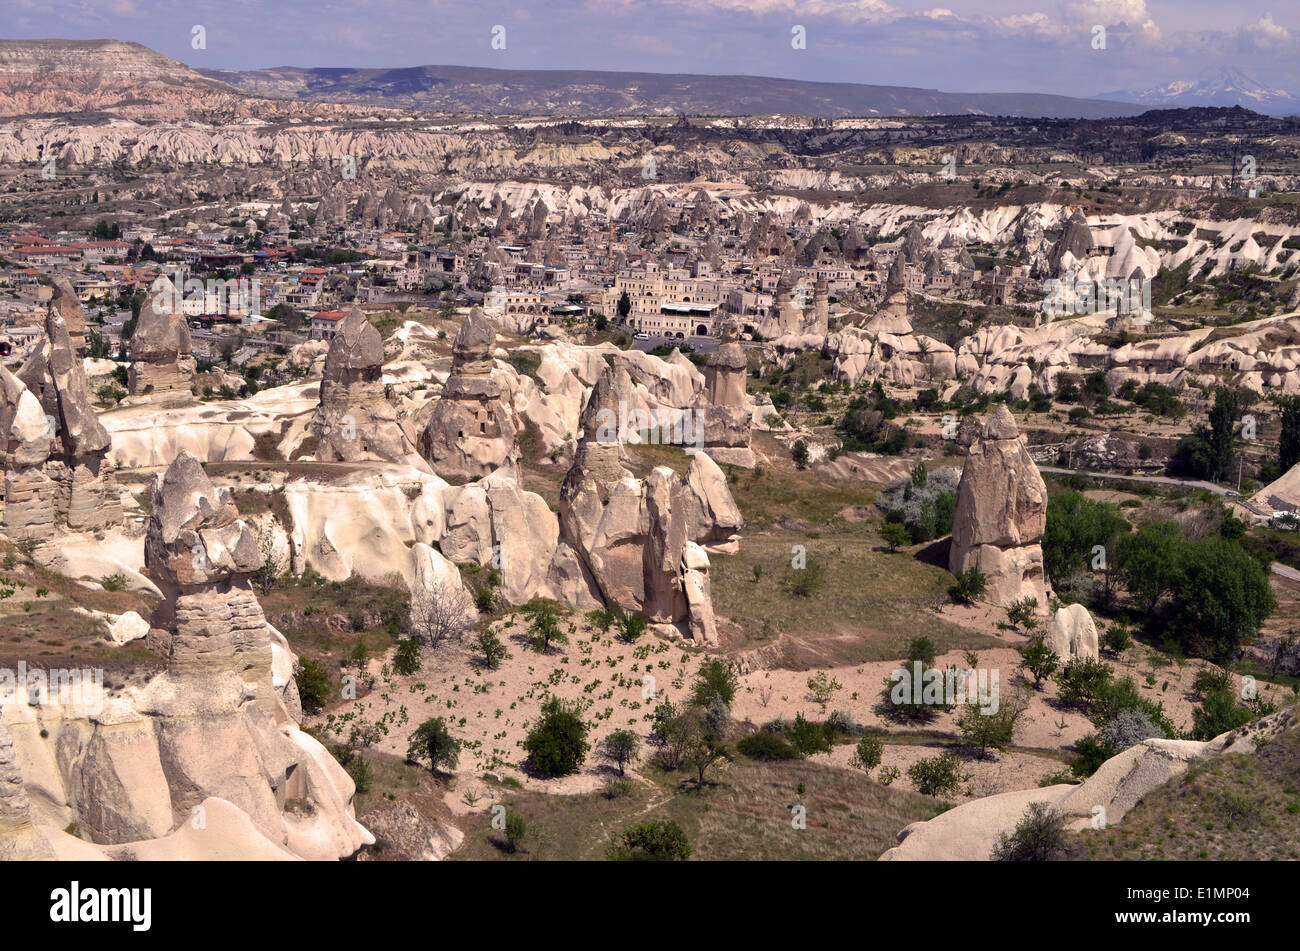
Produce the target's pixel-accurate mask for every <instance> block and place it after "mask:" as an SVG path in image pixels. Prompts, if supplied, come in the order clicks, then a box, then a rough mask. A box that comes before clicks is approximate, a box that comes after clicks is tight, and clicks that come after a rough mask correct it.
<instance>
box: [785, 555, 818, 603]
mask: <svg viewBox="0 0 1300 951" xmlns="http://www.w3.org/2000/svg"><path fill="white" fill-rule="evenodd" d="M825 583H826V572H825V570H824V569H823V568H822V563H821V562H820V561H818V560H817V559H815V558H809V559H808V561H807V562H806V563H805V565H804V566H803V567H802V568H793V567H792V568H787V569H786V572H785V586H786V590H788V591H789V592H790V593H791V594H793V595H794V596H795V597H797V598H811V597H812V596H813V595H814V594H816V593H817V592H818V591H820V590H821V587H822V585H823V584H825Z"/></svg>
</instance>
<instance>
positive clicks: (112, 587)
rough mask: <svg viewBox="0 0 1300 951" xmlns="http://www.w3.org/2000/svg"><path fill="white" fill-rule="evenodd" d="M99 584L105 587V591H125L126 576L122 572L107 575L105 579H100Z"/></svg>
mask: <svg viewBox="0 0 1300 951" xmlns="http://www.w3.org/2000/svg"><path fill="white" fill-rule="evenodd" d="M99 583H100V585H102V586H103V588H104V590H105V591H125V590H126V575H124V574H122V573H121V572H116V573H114V574H111V575H105V576H104V577H103V578H100V579H99Z"/></svg>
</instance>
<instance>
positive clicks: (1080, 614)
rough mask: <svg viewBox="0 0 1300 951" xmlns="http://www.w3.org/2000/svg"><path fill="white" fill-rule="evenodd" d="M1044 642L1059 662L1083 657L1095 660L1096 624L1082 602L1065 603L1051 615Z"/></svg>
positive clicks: (1097, 655)
mask: <svg viewBox="0 0 1300 951" xmlns="http://www.w3.org/2000/svg"><path fill="white" fill-rule="evenodd" d="M1044 642H1045V643H1046V644H1047V646H1048V647H1050V648H1051V649H1052V650H1054V651H1056V654H1057V656H1058V657H1060V658H1061V663H1062V664H1065V663H1067V662H1069V661H1071V660H1074V659H1075V658H1079V657H1083V658H1087V659H1090V660H1097V659H1098V657H1099V656H1100V655H1099V653H1098V648H1097V625H1096V624H1095V623H1093V620H1092V615H1091V614H1089V613H1088V609H1087V608H1085V607H1084V606H1083V605H1082V604H1067V605H1066V606H1065V607H1063V608H1060V609H1059V610H1057V612H1056V613H1055V614H1054V615H1052V620H1051V622H1050V623H1049V624H1048V625H1047V634H1046V636H1045V638H1044Z"/></svg>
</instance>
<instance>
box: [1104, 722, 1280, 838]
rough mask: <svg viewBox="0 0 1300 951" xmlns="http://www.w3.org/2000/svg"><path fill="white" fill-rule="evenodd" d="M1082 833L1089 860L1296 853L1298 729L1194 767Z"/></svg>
mask: <svg viewBox="0 0 1300 951" xmlns="http://www.w3.org/2000/svg"><path fill="white" fill-rule="evenodd" d="M1084 839H1085V844H1086V858H1087V859H1089V860H1107V859H1143V860H1152V859H1158V860H1174V861H1195V860H1206V859H1208V860H1212V861H1225V860H1226V861H1260V860H1285V859H1292V860H1294V859H1300V729H1295V728H1293V729H1291V730H1288V731H1287V732H1286V733H1283V734H1282V735H1281V736H1278V737H1276V738H1274V739H1273V740H1271V741H1269V742H1268V743H1265V744H1264V746H1262V747H1261V748H1260V749H1259V750H1258V751H1257V752H1256V753H1255V754H1254V755H1235V754H1226V755H1221V756H1217V757H1215V758H1213V759H1211V760H1208V761H1206V762H1204V763H1200V764H1197V765H1195V766H1193V767H1192V768H1191V769H1190V770H1188V771H1187V773H1186V774H1184V775H1183V776H1182V777H1181V778H1180V779H1177V780H1175V781H1173V782H1171V783H1167V784H1166V785H1164V786H1162V787H1161V788H1160V789H1157V790H1155V791H1154V792H1152V793H1149V794H1147V795H1146V796H1145V797H1143V799H1142V801H1141V802H1139V803H1138V804H1137V806H1135V807H1134V808H1133V809H1132V810H1131V811H1130V812H1129V813H1128V814H1127V815H1126V816H1124V820H1123V822H1122V823H1120V824H1119V825H1117V826H1115V827H1113V828H1110V829H1107V830H1105V831H1099V832H1093V831H1091V830H1089V831H1086V832H1085V833H1084Z"/></svg>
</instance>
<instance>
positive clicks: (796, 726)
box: [786, 713, 835, 756]
mask: <svg viewBox="0 0 1300 951" xmlns="http://www.w3.org/2000/svg"><path fill="white" fill-rule="evenodd" d="M786 737H787V739H789V741H790V745H791V746H793V747H794V748H795V749H796V750H797V751H798V752H799V755H800V756H811V755H812V754H813V753H829V752H830V751H831V747H832V746H834V744H835V730H834V728H833V727H830V726H828V725H827V724H825V723H818V722H816V721H815V720H806V719H804V715H803V714H802V713H798V714H795V718H794V723H793V724H792V725H791V727H790V730H789V732H788V733H787V734H786Z"/></svg>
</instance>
